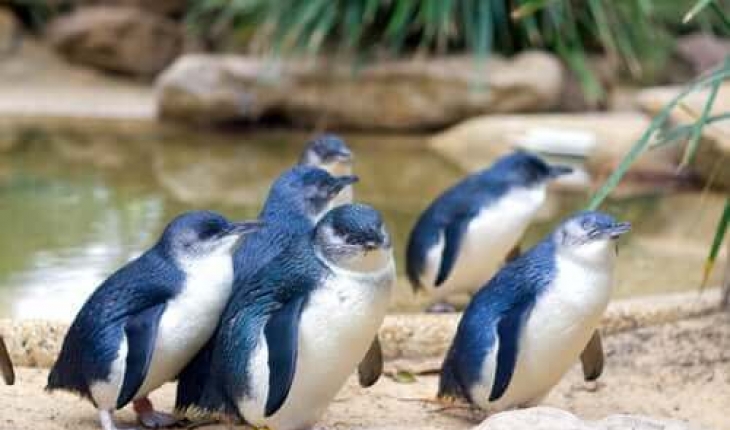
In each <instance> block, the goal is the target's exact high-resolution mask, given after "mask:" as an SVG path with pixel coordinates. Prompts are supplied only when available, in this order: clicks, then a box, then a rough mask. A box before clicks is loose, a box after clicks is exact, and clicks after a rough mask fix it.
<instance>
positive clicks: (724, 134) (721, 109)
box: [637, 83, 730, 190]
mask: <svg viewBox="0 0 730 430" xmlns="http://www.w3.org/2000/svg"><path fill="white" fill-rule="evenodd" d="M680 91H681V88H677V87H658V88H650V89H646V90H643V91H641V92H640V93H639V94H638V95H637V101H638V104H639V106H640V107H641V108H642V109H643V110H645V111H646V112H648V113H649V114H651V115H656V114H658V113H659V112H660V111H661V110H662V109H663V108H664V106H666V104H667V103H669V102H670V101H671V100H672V99H673V98H674V97H676V96H677V94H678V93H679V92H680ZM707 97H708V91H700V92H696V93H693V94H690V95H689V96H688V97H686V98H684V99H683V101H682V105H683V108H679V107H678V108H675V109H674V110H673V111H672V113H671V115H670V122H671V123H672V124H674V125H682V124H690V123H693V122H695V121H696V120H697V118H698V117H699V116H700V115H701V112H702V110H703V108H704V105H705V102H706V100H707ZM727 112H730V83H724V84H722V86H721V87H720V91H719V93H718V94H717V98H716V99H715V104H714V105H713V108H712V112H711V113H710V115H711V116H712V115H720V114H723V113H727ZM692 168H693V170H694V171H696V172H697V173H698V174H699V175H700V176H701V177H702V178H703V179H704V180H706V181H708V182H710V184H711V185H712V186H715V187H718V188H724V189H726V190H730V120H724V121H720V122H716V123H713V124H710V125H708V126H706V127H705V128H704V130H703V132H702V140H701V143H700V145H699V147H698V149H697V154H696V157H695V159H694V161H693V163H692Z"/></svg>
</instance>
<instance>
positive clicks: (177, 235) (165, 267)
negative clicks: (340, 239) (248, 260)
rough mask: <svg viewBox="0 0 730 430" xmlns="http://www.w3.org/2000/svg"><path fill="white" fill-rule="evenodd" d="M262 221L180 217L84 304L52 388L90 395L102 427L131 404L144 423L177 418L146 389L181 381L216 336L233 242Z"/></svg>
mask: <svg viewBox="0 0 730 430" xmlns="http://www.w3.org/2000/svg"><path fill="white" fill-rule="evenodd" d="M260 224H261V223H260V222H259V221H248V222H240V223H236V222H230V221H228V220H227V219H226V218H224V217H223V216H221V215H219V214H216V213H213V212H207V211H195V212H188V213H185V214H182V215H180V216H178V217H177V218H175V219H174V220H173V221H172V222H171V223H170V224H169V225H168V226H167V227H166V228H165V230H164V231H163V233H162V235H161V237H160V238H159V240H158V241H157V243H156V244H155V245H154V246H153V247H152V248H151V249H149V250H148V251H146V252H145V253H143V254H142V255H141V256H140V257H138V258H137V259H135V260H132V261H131V262H130V263H128V264H127V265H125V266H124V267H122V268H121V269H119V270H118V271H117V272H115V273H114V274H112V275H111V276H110V277H109V278H108V279H107V280H106V281H104V282H103V283H102V284H101V285H100V286H99V287H98V288H97V289H96V291H94V293H93V294H92V295H91V297H90V298H89V299H88V300H87V301H86V303H85V304H84V305H83V306H82V308H81V310H80V311H79V313H78V315H77V316H76V318H75V319H74V321H73V323H72V324H71V327H70V329H69V331H68V333H67V334H66V337H65V339H64V341H63V346H62V348H61V353H60V355H59V357H58V359H57V361H56V363H55V364H54V366H53V368H52V369H51V372H50V374H49V377H48V385H47V387H46V390H48V391H54V390H65V391H69V392H72V393H76V394H79V395H80V396H82V397H84V398H87V399H88V400H90V401H91V402H92V403H93V404H94V406H96V408H97V409H98V410H99V419H100V421H101V426H102V428H103V429H104V430H114V429H115V428H116V427H115V425H114V422H113V420H112V414H113V411H115V410H116V409H121V408H123V407H124V406H125V405H127V404H128V403H129V402H133V404H134V409H135V411H136V412H137V415H138V417H139V419H140V421H141V423H142V424H143V425H144V426H146V427H162V426H168V425H172V424H174V423H175V419H174V418H173V417H172V416H171V415H167V414H162V413H160V412H156V411H154V409H153V408H152V404H151V402H150V401H149V400H148V398H147V395H148V393H150V392H151V391H153V390H155V389H156V388H158V387H160V386H161V385H162V384H164V383H166V382H168V381H171V380H173V379H175V378H176V376H177V375H178V373H179V372H180V370H181V369H182V368H183V366H184V365H185V364H186V363H187V362H188V361H189V360H190V359H191V358H193V356H194V355H195V354H196V353H197V352H198V350H199V349H200V348H201V347H202V346H203V345H204V344H205V342H206V341H207V340H208V338H209V337H210V336H211V335H212V334H213V331H214V330H215V327H216V325H217V323H218V320H219V318H220V315H221V313H222V312H223V308H224V306H225V304H226V302H227V301H228V298H229V295H230V292H231V288H232V283H233V260H232V254H233V252H234V249H235V247H236V246H237V243H238V242H239V240H240V239H241V238H242V237H243V236H245V235H247V234H249V233H252V232H253V231H255V230H256V229H258V228H259V227H260Z"/></svg>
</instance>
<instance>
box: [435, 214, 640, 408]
mask: <svg viewBox="0 0 730 430" xmlns="http://www.w3.org/2000/svg"><path fill="white" fill-rule="evenodd" d="M629 229H630V226H629V224H628V223H621V222H617V221H616V220H615V219H614V218H613V217H611V216H609V215H606V214H603V213H600V212H583V213H579V214H577V215H575V216H573V217H571V218H569V219H567V220H566V221H564V222H563V223H562V224H561V225H560V226H559V227H558V228H557V229H556V230H555V231H554V232H553V233H552V234H551V235H549V236H548V237H547V238H545V239H544V240H543V241H542V242H540V243H539V244H537V245H536V246H535V247H534V248H532V249H531V250H530V251H528V252H527V253H525V254H524V255H522V256H520V257H518V258H517V259H516V260H514V261H512V262H510V263H508V264H507V265H506V266H504V267H503V268H502V269H501V270H500V271H499V272H498V273H497V274H496V275H495V276H494V278H492V280H491V281H489V283H487V284H486V285H485V286H484V287H483V288H482V289H481V290H480V291H479V292H478V293H477V294H476V295H475V296H474V299H473V300H472V302H471V303H470V304H469V306H468V307H467V309H466V311H465V312H464V315H463V316H462V319H461V321H460V323H459V326H458V329H457V332H456V336H455V338H454V341H453V343H452V345H451V348H450V349H449V352H448V354H447V356H446V359H445V360H444V364H443V367H442V369H441V379H440V383H439V393H438V395H439V397H441V398H460V399H463V400H466V401H468V402H470V403H472V404H475V405H477V406H479V407H480V408H482V409H485V410H487V411H489V412H496V411H501V410H504V409H508V408H513V407H523V406H532V405H535V404H537V403H539V402H540V400H541V399H542V398H544V397H545V396H546V395H547V394H548V393H549V392H550V390H551V389H552V387H553V386H555V385H556V384H557V383H558V382H559V381H560V378H562V376H563V375H564V374H565V372H567V371H568V369H569V368H570V367H571V365H572V364H573V363H574V362H575V361H576V360H577V359H578V357H579V356H580V355H581V351H583V350H584V349H585V348H586V345H587V344H588V343H589V342H590V341H591V338H592V335H593V333H594V332H595V330H596V327H597V326H598V324H599V322H600V319H601V315H602V314H603V312H604V310H605V309H606V306H607V305H608V301H609V298H610V294H611V289H612V286H613V280H614V279H613V275H614V267H615V263H616V244H615V243H614V241H615V239H617V238H618V237H619V236H621V235H623V234H625V233H626V232H628V231H629Z"/></svg>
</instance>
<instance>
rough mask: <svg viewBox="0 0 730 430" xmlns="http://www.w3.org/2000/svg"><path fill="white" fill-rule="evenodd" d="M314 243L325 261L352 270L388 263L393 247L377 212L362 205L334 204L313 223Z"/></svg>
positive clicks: (381, 267) (380, 266) (381, 218)
mask: <svg viewBox="0 0 730 430" xmlns="http://www.w3.org/2000/svg"><path fill="white" fill-rule="evenodd" d="M313 234H314V243H315V247H316V248H317V251H318V253H319V254H320V255H321V256H322V257H323V258H324V259H325V260H326V261H327V262H328V263H329V264H332V265H335V266H338V267H341V268H345V269H348V270H351V271H356V272H374V271H378V270H381V269H383V268H385V267H387V266H388V265H389V264H392V258H393V248H392V244H391V241H390V235H389V234H388V231H387V229H386V228H385V224H384V222H383V217H382V216H381V215H380V212H378V211H377V210H375V209H373V208H372V207H370V206H367V205H363V204H347V205H342V206H338V207H336V208H334V209H332V210H331V211H329V212H327V214H326V215H325V216H324V217H323V218H322V219H321V220H320V221H319V222H318V223H317V226H316V228H315V229H314V233H313Z"/></svg>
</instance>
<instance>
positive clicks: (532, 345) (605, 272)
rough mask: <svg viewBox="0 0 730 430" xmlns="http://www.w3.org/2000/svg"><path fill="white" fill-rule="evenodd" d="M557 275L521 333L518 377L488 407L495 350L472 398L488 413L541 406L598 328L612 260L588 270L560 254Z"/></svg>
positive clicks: (606, 300) (611, 271)
mask: <svg viewBox="0 0 730 430" xmlns="http://www.w3.org/2000/svg"><path fill="white" fill-rule="evenodd" d="M611 252H612V251H611ZM556 271H557V273H556V277H555V279H554V280H553V282H552V283H551V285H550V286H549V287H548V288H547V290H546V291H545V292H544V293H543V294H542V295H541V296H540V297H539V298H538V299H537V302H536V303H535V306H534V307H533V309H532V312H531V313H530V316H529V317H528V319H527V321H526V323H525V325H524V327H523V329H522V331H521V336H520V340H519V352H518V357H517V363H516V364H515V371H514V375H513V377H512V380H511V382H510V385H509V387H508V388H507V390H506V391H505V393H504V395H503V396H502V398H500V399H498V400H497V401H496V402H491V403H490V402H489V401H488V398H489V394H490V393H491V389H492V385H493V381H494V372H495V366H496V355H495V354H496V350H492V351H491V352H490V354H489V355H488V357H487V359H486V360H485V361H484V365H483V368H482V383H481V384H477V385H476V386H475V388H474V389H473V390H472V391H473V392H472V394H473V398H474V399H475V401H477V402H478V403H480V404H481V406H482V407H484V408H485V409H487V410H489V411H500V410H504V409H508V408H512V407H519V406H531V405H534V404H537V403H539V402H540V400H542V398H543V397H544V396H546V395H547V394H548V393H549V392H550V390H551V389H552V388H553V386H555V385H556V384H557V383H558V382H559V381H560V379H561V378H562V377H563V375H564V374H565V373H566V372H567V371H568V370H569V369H570V367H571V366H572V365H573V364H574V363H575V362H576V360H577V359H578V357H579V356H580V353H581V352H582V351H583V349H584V348H585V346H586V344H587V343H588V341H589V340H590V338H591V335H592V334H593V332H594V331H595V329H596V328H597V327H598V324H599V323H600V319H601V315H602V314H603V312H604V311H605V309H606V306H607V305H608V301H609V298H610V293H611V288H612V284H613V259H612V258H608V259H606V261H605V262H604V263H603V264H598V265H590V266H586V265H583V264H579V263H576V262H575V261H572V260H570V259H567V258H564V257H561V256H560V255H559V254H558V256H557V257H556Z"/></svg>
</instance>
